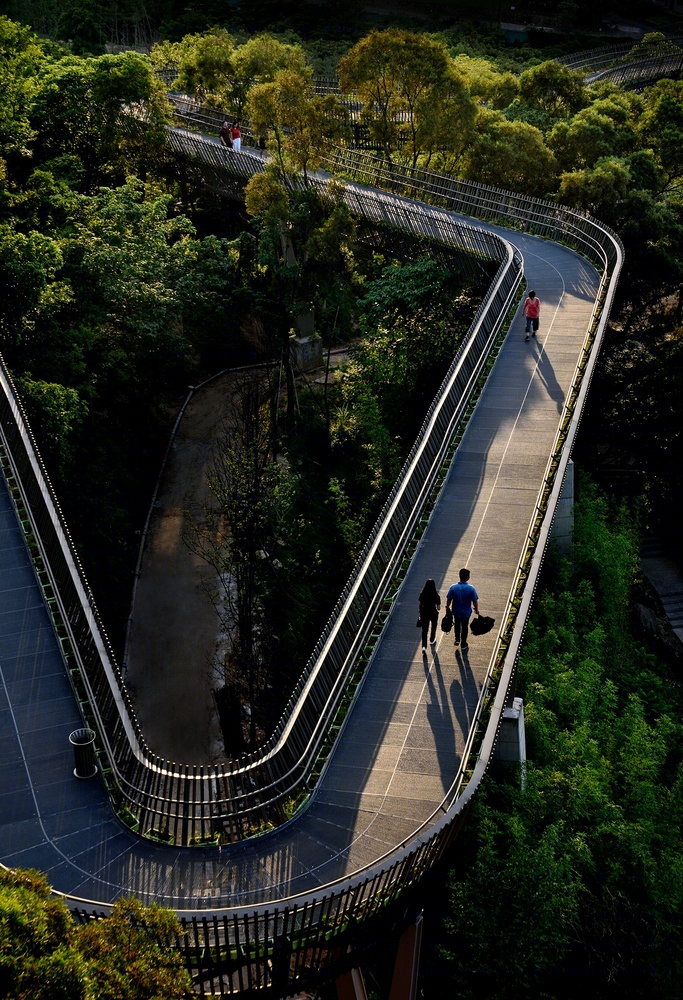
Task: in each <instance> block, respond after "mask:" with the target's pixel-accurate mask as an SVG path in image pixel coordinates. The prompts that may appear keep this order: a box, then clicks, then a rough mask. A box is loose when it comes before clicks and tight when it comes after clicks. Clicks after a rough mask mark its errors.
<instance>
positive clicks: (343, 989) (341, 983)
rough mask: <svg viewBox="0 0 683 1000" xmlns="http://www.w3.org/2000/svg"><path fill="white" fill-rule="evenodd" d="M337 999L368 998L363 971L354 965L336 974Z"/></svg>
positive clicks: (366, 999)
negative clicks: (353, 967)
mask: <svg viewBox="0 0 683 1000" xmlns="http://www.w3.org/2000/svg"><path fill="white" fill-rule="evenodd" d="M336 986H337V1000H368V995H367V993H366V992H365V980H364V979H363V973H362V972H361V970H360V969H359V968H358V967H356V968H355V969H350V970H349V971H348V972H344V973H343V974H342V975H341V976H338V978H337V982H336Z"/></svg>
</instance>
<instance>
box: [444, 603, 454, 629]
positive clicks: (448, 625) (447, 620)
mask: <svg viewBox="0 0 683 1000" xmlns="http://www.w3.org/2000/svg"><path fill="white" fill-rule="evenodd" d="M452 628H453V612H452V611H451V609H450V608H446V614H445V615H444V616H443V618H442V619H441V631H442V632H450V630H451V629H452Z"/></svg>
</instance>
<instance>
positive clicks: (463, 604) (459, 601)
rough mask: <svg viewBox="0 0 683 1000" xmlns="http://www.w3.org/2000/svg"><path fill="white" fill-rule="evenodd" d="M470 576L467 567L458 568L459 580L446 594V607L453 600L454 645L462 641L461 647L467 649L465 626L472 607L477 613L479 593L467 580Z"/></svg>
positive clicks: (448, 606) (466, 626)
mask: <svg viewBox="0 0 683 1000" xmlns="http://www.w3.org/2000/svg"><path fill="white" fill-rule="evenodd" d="M469 578H470V571H469V570H468V569H461V570H460V580H459V582H458V583H454V584H453V586H452V587H451V588H450V589H449V591H448V593H447V594H446V607H447V608H450V606H451V601H452V602H453V631H454V633H455V635H454V638H455V645H456V646H458V645H460V644H461V643H462V645H461V649H469V646H468V645H467V628H468V623H469V620H470V616H471V614H472V608H474V610H475V611H476V612H477V614H479V594H478V593H477V592H476V590H475V589H474V587H473V586H472V585H471V584H470V583H468V582H467V581H468V580H469Z"/></svg>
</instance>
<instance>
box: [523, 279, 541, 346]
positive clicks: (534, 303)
mask: <svg viewBox="0 0 683 1000" xmlns="http://www.w3.org/2000/svg"><path fill="white" fill-rule="evenodd" d="M522 312H523V314H524V315H525V316H526V330H525V333H526V336H525V338H524V339H525V340H528V339H529V333H531V336H532V337H535V336H536V332H537V331H538V319H539V316H540V315H541V300H540V299H539V297H538V295H537V294H536V292H535V291H534V290H533V288H532V289H531V291H530V292H529V294H528V295H527V297H526V299H525V301H524V308H523V309H522ZM532 327H533V332H532Z"/></svg>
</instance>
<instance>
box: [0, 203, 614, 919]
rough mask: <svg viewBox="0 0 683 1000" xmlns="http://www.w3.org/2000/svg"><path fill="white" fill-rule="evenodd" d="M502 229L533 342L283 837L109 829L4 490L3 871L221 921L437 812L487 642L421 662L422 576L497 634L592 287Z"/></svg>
mask: <svg viewBox="0 0 683 1000" xmlns="http://www.w3.org/2000/svg"><path fill="white" fill-rule="evenodd" d="M425 211H426V212H428V211H429V209H428V208H427V207H425ZM468 222H469V223H470V224H473V225H477V223H472V222H471V220H468ZM496 231H497V232H499V233H500V234H501V235H504V236H506V238H508V239H509V240H510V241H511V242H513V243H516V244H517V245H518V246H519V248H520V250H521V251H522V253H523V255H524V260H525V273H526V276H527V279H528V281H529V282H530V284H531V286H532V287H535V289H536V291H537V293H538V294H539V297H540V299H541V302H542V313H541V329H540V331H539V337H538V339H536V340H531V341H530V342H529V343H525V342H524V337H523V332H522V320H521V317H520V316H519V315H518V316H517V317H516V318H515V319H514V321H513V325H512V329H511V330H510V332H509V333H508V335H507V337H506V340H505V342H504V344H503V346H502V349H501V351H500V353H499V355H498V358H497V360H496V362H495V365H494V367H493V369H492V372H491V375H490V376H489V379H488V381H487V384H486V387H485V389H484V391H483V392H482V395H481V396H480V399H479V402H478V403H477V406H476V409H475V411H474V414H473V416H472V418H471V420H470V423H469V425H468V428H467V431H466V433H465V435H464V436H463V439H462V441H461V443H460V445H459V447H458V449H457V451H456V453H455V456H454V459H453V462H452V465H451V468H450V471H449V474H448V476H447V479H446V482H445V484H444V487H443V489H442V492H441V494H440V498H439V500H438V502H437V505H436V507H435V509H434V511H433V514H432V516H431V519H430V522H429V525H428V527H427V529H426V531H425V533H424V535H423V537H422V540H421V542H420V544H419V547H418V549H417V552H416V554H415V556H414V559H413V562H412V565H411V568H410V570H409V572H408V574H407V576H406V578H405V579H404V582H403V584H402V587H401V590H400V592H399V594H398V596H397V598H396V601H395V604H394V607H393V609H392V612H391V615H390V619H389V622H388V626H387V627H386V629H385V632H384V635H383V638H382V641H381V642H380V644H379V646H378V648H377V650H376V653H375V655H374V657H373V659H372V661H371V664H370V667H369V669H368V672H367V676H366V679H365V681H364V684H363V687H362V689H361V691H360V694H359V697H358V698H357V700H356V702H355V704H354V707H353V709H352V710H351V712H350V714H349V716H348V718H347V721H346V724H345V726H344V728H343V730H342V734H341V737H340V739H339V740H338V742H337V745H336V748H335V751H334V752H333V754H332V756H331V758H330V760H329V762H328V766H327V767H326V769H325V771H324V772H323V775H322V778H321V781H320V782H319V785H318V787H317V788H316V791H315V793H314V795H313V796H312V798H311V800H310V802H309V805H308V808H307V809H306V810H305V811H303V812H302V813H301V814H300V815H299V816H297V817H296V818H295V819H294V820H292V821H291V822H290V823H289V824H288V825H286V826H284V827H281V828H280V829H279V830H276V831H274V832H272V833H271V834H268V835H266V836H263V837H260V838H257V839H254V840H252V841H246V842H244V843H242V844H237V845H230V846H228V847H223V848H222V849H218V848H197V849H191V848H187V849H175V848H172V847H168V846H164V845H156V844H154V843H151V842H149V841H143V840H141V839H140V838H138V837H137V836H136V835H135V834H133V833H131V832H130V831H128V830H126V829H125V828H124V827H123V826H122V825H120V823H119V822H118V820H117V819H116V818H115V817H114V816H113V814H112V812H111V810H110V808H109V805H108V801H107V798H106V795H105V793H104V790H103V789H102V787H101V785H100V784H99V783H98V782H97V781H96V780H92V781H80V782H79V781H78V780H77V779H75V778H74V777H73V776H72V773H71V769H72V766H73V763H72V759H71V754H70V750H69V746H68V741H67V736H68V733H69V731H70V730H71V729H74V728H77V727H78V726H79V725H80V724H81V722H80V717H79V714H78V708H77V706H76V704H75V702H74V700H73V698H72V696H71V692H70V688H69V684H68V681H67V678H66V676H65V672H64V669H63V666H62V661H61V656H60V654H59V651H58V649H57V647H56V644H55V639H54V636H53V633H52V630H51V627H50V621H49V618H48V616H47V612H46V611H45V609H44V607H43V606H42V601H41V597H40V592H39V591H38V589H37V585H36V584H35V581H34V580H33V572H32V569H31V566H30V563H29V560H28V554H27V550H26V548H25V545H24V542H23V538H22V535H21V532H20V529H19V527H18V525H17V522H16V517H15V515H14V512H13V510H12V508H11V505H10V503H9V501H8V497H7V494H6V491H5V489H4V485H3V486H2V489H1V494H0V515H1V518H2V520H1V522H0V551H1V552H2V563H1V567H2V568H1V569H0V698H1V699H2V707H1V709H0V710H1V711H2V714H3V718H2V721H3V722H4V726H3V730H2V734H3V735H2V742H3V762H4V764H5V766H3V768H2V771H1V772H0V860H2V862H3V863H4V864H5V865H8V866H13V867H29V866H31V867H37V868H39V869H41V870H42V871H44V872H46V873H47V876H48V879H49V880H50V882H51V883H52V884H53V885H54V887H55V888H56V889H57V890H58V891H60V892H63V893H65V894H67V895H69V896H70V897H72V898H73V899H76V900H85V901H93V902H95V903H97V904H98V905H99V904H107V903H111V902H112V901H114V900H115V899H116V898H117V897H118V896H119V895H122V894H124V895H125V894H129V893H135V894H137V895H138V896H140V897H141V898H142V899H143V900H145V901H148V902H149V901H152V900H157V901H159V902H160V903H164V904H166V905H169V906H173V907H175V908H176V909H177V910H179V911H188V912H195V911H200V910H202V911H207V910H218V909H220V908H222V907H229V908H231V909H233V908H235V907H237V906H240V905H244V906H253V905H255V904H257V903H262V902H265V901H268V900H271V899H272V900H275V899H278V898H279V899H282V898H285V897H287V896H290V895H293V894H300V893H305V892H308V891H311V892H312V891H314V890H316V888H318V887H319V886H320V885H322V884H326V883H328V882H331V881H334V880H336V879H340V878H343V877H345V876H348V875H349V874H351V873H353V872H356V871H358V870H360V869H364V868H366V867H368V866H370V865H371V864H372V862H374V861H376V860H378V859H380V858H382V857H383V856H384V855H386V854H388V853H390V852H391V851H392V850H393V849H394V848H396V847H400V846H401V845H402V844H404V843H405V842H407V841H408V840H409V839H411V837H412V836H413V835H414V833H415V831H416V830H418V829H420V828H426V827H427V826H428V825H429V823H430V821H432V820H433V819H434V817H436V816H438V815H439V810H440V807H441V804H442V802H443V800H444V797H445V796H446V795H447V793H448V790H449V788H450V787H451V785H452V783H453V781H454V779H455V777H456V774H457V770H458V765H459V763H460V760H461V756H462V753H463V748H464V745H465V742H466V740H467V734H468V730H469V723H470V720H471V718H472V713H473V711H474V707H475V705H476V702H477V698H478V695H479V692H480V690H481V685H482V682H483V680H484V678H485V676H486V672H487V669H488V665H489V661H490V658H491V656H492V652H493V649H494V645H495V641H496V635H495V633H490V634H489V635H488V636H484V637H482V638H478V639H476V638H472V639H471V641H470V648H469V650H468V651H467V652H466V653H464V654H463V653H462V652H460V651H456V650H455V649H454V646H453V640H452V634H451V635H445V634H443V633H439V638H438V643H437V645H436V646H435V647H430V651H429V653H428V655H427V656H426V657H423V655H422V653H421V649H420V633H419V631H418V630H417V629H416V628H415V619H416V612H417V595H418V593H419V591H420V589H421V587H422V585H423V583H424V581H425V579H426V578H427V577H429V576H432V577H434V579H435V580H436V583H437V587H438V589H439V590H440V593H441V596H442V601H444V600H445V592H446V590H447V588H448V586H449V585H450V584H451V583H453V582H455V581H456V580H457V575H458V569H459V568H460V566H464V565H468V566H469V567H470V568H471V571H472V580H471V582H472V583H473V584H474V585H475V587H476V588H477V590H478V592H479V595H480V608H481V610H482V612H483V613H485V614H491V615H493V616H494V617H495V618H496V619H497V625H498V626H499V625H501V624H502V621H501V618H502V614H503V610H504V609H505V606H506V602H507V599H508V596H509V594H510V590H511V587H512V584H513V577H514V574H515V571H516V568H517V564H518V561H519V559H520V556H521V553H522V551H523V549H524V546H525V543H526V536H527V532H528V529H529V525H530V522H531V520H532V516H533V515H534V510H535V503H536V499H537V496H538V493H539V489H540V486H541V483H542V480H543V474H544V471H545V468H546V464H547V460H548V455H549V454H550V450H551V446H552V444H553V440H554V438H555V434H556V431H557V428H558V424H559V418H560V413H561V410H562V405H563V402H564V398H565V395H566V393H567V391H568V388H569V386H570V384H571V381H572V377H573V374H574V371H575V368H576V364H577V360H578V358H579V355H580V352H581V347H582V345H583V341H584V336H585V333H586V330H587V328H588V325H589V321H590V317H591V314H592V311H593V305H594V301H595V296H596V293H597V287H598V276H597V274H596V273H595V272H594V270H593V269H592V268H591V267H590V266H589V265H588V264H586V262H585V261H584V260H582V258H580V257H579V256H578V255H577V254H575V253H574V252H573V251H570V250H568V249H566V248H564V247H562V246H559V245H557V244H552V243H547V242H544V241H541V240H540V239H537V238H534V237H527V236H522V235H519V234H516V233H511V232H507V231H505V230H502V229H497V230H496ZM182 708H183V706H182V705H179V706H178V711H182Z"/></svg>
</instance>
